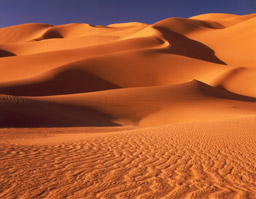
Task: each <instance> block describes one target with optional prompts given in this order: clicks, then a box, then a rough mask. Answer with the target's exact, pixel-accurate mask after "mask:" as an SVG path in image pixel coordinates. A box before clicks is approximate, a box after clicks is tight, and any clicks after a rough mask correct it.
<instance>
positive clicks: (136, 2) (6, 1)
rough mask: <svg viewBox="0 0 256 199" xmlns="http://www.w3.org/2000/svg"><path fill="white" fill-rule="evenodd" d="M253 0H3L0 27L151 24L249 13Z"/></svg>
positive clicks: (255, 8) (255, 4)
mask: <svg viewBox="0 0 256 199" xmlns="http://www.w3.org/2000/svg"><path fill="white" fill-rule="evenodd" d="M255 12H256V0H129V1H128V0H127V1H124V0H3V1H1V5H0V27H6V26H11V25H17V24H23V23H31V22H36V23H49V24H53V25H58V24H65V23H73V22H76V23H89V24H93V25H107V24H111V23H119V22H130V21H138V22H144V23H149V24H151V23H154V22H156V21H159V20H161V19H165V18H169V17H185V18H187V17H191V16H194V15H199V14H204V13H232V14H250V13H255Z"/></svg>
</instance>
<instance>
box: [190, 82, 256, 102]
mask: <svg viewBox="0 0 256 199" xmlns="http://www.w3.org/2000/svg"><path fill="white" fill-rule="evenodd" d="M194 82H197V87H198V89H199V90H200V91H201V93H203V94H205V95H206V96H210V97H215V98H222V99H228V100H236V101H245V102H256V98H254V97H249V96H245V95H240V94H236V93H232V92H230V91H228V90H227V89H225V88H224V87H222V86H217V87H212V86H209V85H207V84H205V83H203V82H200V81H198V80H194Z"/></svg>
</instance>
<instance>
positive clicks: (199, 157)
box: [0, 13, 256, 199]
mask: <svg viewBox="0 0 256 199" xmlns="http://www.w3.org/2000/svg"><path fill="white" fill-rule="evenodd" d="M255 25H256V14H250V15H244V16H239V15H233V14H220V13H212V14H204V15H199V16H194V17H191V18H188V19H183V18H169V19H164V20H161V21H159V22H156V23H154V24H152V25H148V24H143V23H137V22H131V23H120V24H110V25H108V26H93V25H90V24H77V23H72V24H65V25H59V26H54V25H49V24H36V23H33V24H22V25H17V26H12V27H6V28H0V71H1V73H0V127H1V128H0V148H1V150H0V153H1V156H0V159H1V164H0V172H1V173H0V174H1V177H0V184H1V186H0V198H93V199H94V198H147V199H148V198H170V199H173V198H216V199H217V198H225V199H226V198H231V199H234V198H255V197H256V188H255V187H256V184H255V181H256V168H255V165H256V160H255V154H256V144H255V143H256V142H255V141H256V140H255V139H256V136H255V114H256V103H255V102H256V92H255V89H256V86H254V85H256V80H255V74H256V72H255V67H256V66H255V63H256V60H255V55H254V48H255V45H256V43H255V42H256V39H255V33H256V32H255V31H256V29H255Z"/></svg>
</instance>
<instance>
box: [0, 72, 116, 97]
mask: <svg viewBox="0 0 256 199" xmlns="http://www.w3.org/2000/svg"><path fill="white" fill-rule="evenodd" d="M38 79H39V78H38ZM116 88H120V87H119V86H117V85H115V84H112V83H111V82H108V81H107V80H104V79H102V78H100V77H97V76H95V75H93V74H91V73H88V72H86V71H84V70H81V69H75V68H74V69H68V70H65V71H62V72H60V73H58V74H56V75H55V76H53V77H51V78H49V79H46V78H45V79H43V80H36V78H35V80H34V81H28V82H25V83H19V82H17V83H16V84H15V83H12V84H10V85H5V86H1V85H0V93H2V94H9V95H18V96H49V95H64V94H74V93H86V92H93V91H102V90H109V89H116Z"/></svg>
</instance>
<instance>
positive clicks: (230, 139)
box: [0, 118, 256, 199]
mask: <svg viewBox="0 0 256 199" xmlns="http://www.w3.org/2000/svg"><path fill="white" fill-rule="evenodd" d="M234 123H235V124H236V128H234ZM255 127H256V118H243V119H234V120H224V121H215V122H204V123H201V122H197V123H188V124H178V125H167V126H161V127H151V128H141V129H134V130H125V131H116V132H105V133H96V132H95V133H78V132H79V129H75V130H76V131H78V132H76V133H74V134H68V132H70V133H72V129H69V131H67V132H66V134H58V133H54V131H56V129H55V130H53V129H51V130H50V132H51V134H50V136H45V137H44V138H42V135H41V136H40V135H39V134H38V135H35V137H34V138H33V139H26V140H24V139H22V138H20V137H17V138H15V139H12V140H8V139H7V138H6V139H5V142H6V143H8V144H5V143H2V144H1V156H0V157H1V165H0V171H1V174H2V175H1V185H3V186H1V194H0V198H19V197H20V198H92V199H94V198H147V199H148V198H170V199H173V198H223V199H226V198H255V197H256V166H255V162H256V154H255V152H256V136H255V131H254V129H255ZM109 130H110V129H108V131H109ZM24 131H25V130H24ZM38 131H41V132H44V129H39V130H36V132H38ZM98 131H99V129H98ZM2 132H8V130H1V133H2ZM19 133H22V132H19ZM4 137H5V136H2V138H3V140H4ZM39 142H42V143H41V144H40V143H39ZM28 143H30V144H28Z"/></svg>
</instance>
